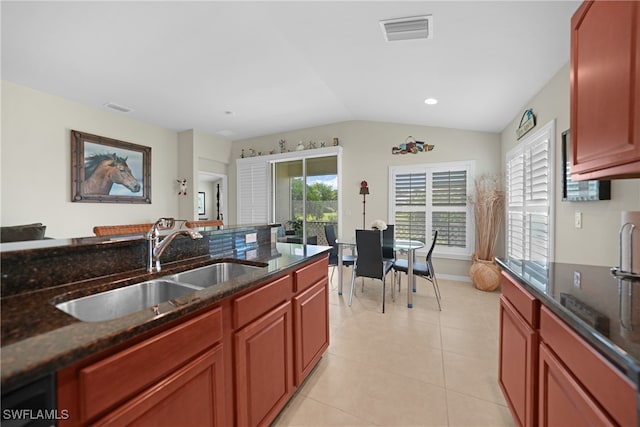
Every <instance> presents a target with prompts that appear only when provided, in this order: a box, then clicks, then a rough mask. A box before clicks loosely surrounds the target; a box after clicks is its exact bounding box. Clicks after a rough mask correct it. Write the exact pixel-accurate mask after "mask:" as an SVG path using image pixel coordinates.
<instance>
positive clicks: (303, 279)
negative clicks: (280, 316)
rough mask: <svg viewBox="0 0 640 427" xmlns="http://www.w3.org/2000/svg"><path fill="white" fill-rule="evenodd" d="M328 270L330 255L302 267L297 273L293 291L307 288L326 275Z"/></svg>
mask: <svg viewBox="0 0 640 427" xmlns="http://www.w3.org/2000/svg"><path fill="white" fill-rule="evenodd" d="M328 270H329V257H324V258H323V259H321V260H320V261H316V262H314V263H313V264H309V265H307V266H305V267H302V268H301V269H300V270H298V271H296V273H295V277H296V280H295V282H294V283H295V284H294V289H293V291H294V292H300V291H303V290H305V289H307V288H308V287H309V286H311V285H313V284H314V283H317V282H318V281H320V280H321V279H322V278H324V277H326V276H327V272H328Z"/></svg>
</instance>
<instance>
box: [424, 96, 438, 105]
mask: <svg viewBox="0 0 640 427" xmlns="http://www.w3.org/2000/svg"><path fill="white" fill-rule="evenodd" d="M424 103H425V104H427V105H436V104H437V103H438V100H437V99H435V98H427V99H425V100H424Z"/></svg>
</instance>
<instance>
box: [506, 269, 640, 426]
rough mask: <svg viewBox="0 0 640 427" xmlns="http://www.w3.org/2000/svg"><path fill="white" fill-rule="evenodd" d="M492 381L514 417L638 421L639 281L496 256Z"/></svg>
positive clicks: (532, 421) (536, 421) (542, 421)
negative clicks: (496, 348)
mask: <svg viewBox="0 0 640 427" xmlns="http://www.w3.org/2000/svg"><path fill="white" fill-rule="evenodd" d="M496 261H497V262H498V264H499V266H500V267H501V268H502V270H503V273H502V279H501V284H502V293H503V294H502V297H501V301H500V304H501V307H500V372H499V382H500V386H501V388H502V391H503V393H504V395H505V400H506V401H507V403H508V406H509V408H510V410H511V412H512V414H513V416H514V420H515V421H516V423H517V424H519V425H524V426H529V425H562V424H564V425H580V424H588V423H594V422H595V423H596V424H599V425H637V424H638V419H639V417H638V394H637V390H638V384H639V382H640V282H632V281H629V280H618V279H617V278H615V277H614V276H613V275H612V274H611V272H610V269H609V268H607V267H597V266H588V265H577V264H562V263H550V264H549V265H544V266H543V265H539V264H536V263H534V262H523V261H521V260H515V259H506V260H505V259H497V260H496Z"/></svg>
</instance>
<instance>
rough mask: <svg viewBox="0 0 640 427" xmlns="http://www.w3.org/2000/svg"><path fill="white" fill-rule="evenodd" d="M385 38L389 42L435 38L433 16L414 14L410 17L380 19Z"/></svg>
mask: <svg viewBox="0 0 640 427" xmlns="http://www.w3.org/2000/svg"><path fill="white" fill-rule="evenodd" d="M380 26H381V27H382V32H383V33H384V38H385V40H386V41H388V42H393V41H398V40H416V39H432V38H433V16H431V15H424V16H412V17H410V18H399V19H387V20H385V21H380Z"/></svg>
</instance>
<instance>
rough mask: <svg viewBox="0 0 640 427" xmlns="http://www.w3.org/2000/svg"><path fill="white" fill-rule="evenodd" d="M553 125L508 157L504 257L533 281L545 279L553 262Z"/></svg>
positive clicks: (540, 131)
mask: <svg viewBox="0 0 640 427" xmlns="http://www.w3.org/2000/svg"><path fill="white" fill-rule="evenodd" d="M554 140H555V122H553V121H552V122H550V123H548V124H547V125H545V126H543V127H542V128H541V129H540V130H539V131H538V132H537V133H535V134H534V135H532V136H531V137H529V138H527V139H526V140H525V141H523V142H522V143H520V144H519V145H518V146H517V147H516V148H515V149H513V150H512V151H510V152H509V153H507V165H506V181H507V218H506V220H507V223H506V239H507V242H506V243H507V245H506V246H507V256H508V257H509V258H510V259H511V260H514V261H516V262H519V261H521V262H522V268H523V272H524V273H525V274H526V275H527V276H529V277H530V278H532V279H535V278H536V277H540V279H541V280H543V278H545V277H546V275H547V268H548V262H549V261H551V258H552V253H551V251H552V245H551V242H552V241H553V238H552V230H551V222H550V220H549V219H550V218H551V209H552V206H553V205H552V200H553V179H552V171H553V163H552V149H553V146H554V143H553V142H554Z"/></svg>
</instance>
